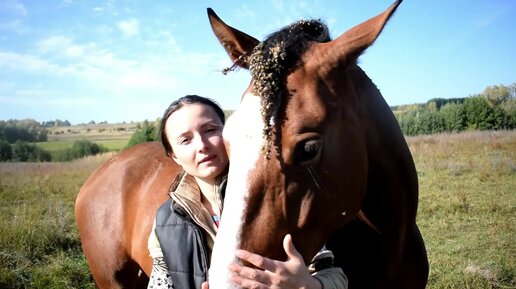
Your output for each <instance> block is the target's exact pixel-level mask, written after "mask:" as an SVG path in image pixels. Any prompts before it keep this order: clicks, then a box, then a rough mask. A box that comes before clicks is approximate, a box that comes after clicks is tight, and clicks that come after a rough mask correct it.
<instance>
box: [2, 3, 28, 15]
mask: <svg viewBox="0 0 516 289" xmlns="http://www.w3.org/2000/svg"><path fill="white" fill-rule="evenodd" d="M0 11H1V12H5V13H8V14H11V15H15V16H27V9H25V6H23V4H22V3H20V2H19V1H17V0H3V1H1V2H0Z"/></svg>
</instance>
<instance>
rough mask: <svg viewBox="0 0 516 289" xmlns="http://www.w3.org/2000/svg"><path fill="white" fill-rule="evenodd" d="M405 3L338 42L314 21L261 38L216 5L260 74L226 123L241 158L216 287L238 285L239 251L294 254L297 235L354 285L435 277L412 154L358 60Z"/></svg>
mask: <svg viewBox="0 0 516 289" xmlns="http://www.w3.org/2000/svg"><path fill="white" fill-rule="evenodd" d="M400 2H401V1H397V2H396V3H394V4H393V5H392V6H391V7H390V8H388V9H387V10H386V11H385V12H383V13H381V14H380V15H378V16H376V17H374V18H371V19H370V20H368V21H366V22H364V23H362V24H359V25H357V26H355V27H354V28H352V29H350V30H349V31H347V32H345V33H344V34H342V35H341V36H339V37H338V38H336V39H335V40H331V39H330V37H329V33H328V29H327V27H326V26H325V25H324V24H322V23H321V22H319V21H314V20H308V21H299V22H297V23H294V24H292V25H290V26H288V27H285V28H284V29H282V30H280V31H278V32H276V33H273V34H271V35H270V36H269V37H268V38H267V39H266V40H265V41H263V42H260V41H258V40H256V39H255V38H254V37H252V36H250V35H247V34H245V33H243V32H241V31H239V30H237V29H235V28H232V27H230V26H228V25H227V24H225V23H224V22H223V21H222V20H221V19H220V18H219V17H218V16H217V15H216V14H215V13H214V12H213V11H212V10H210V9H208V15H209V19H210V23H211V25H212V28H213V31H214V33H215V35H216V36H217V38H218V39H219V41H220V43H221V44H222V46H223V47H224V48H225V49H226V51H227V53H228V54H229V56H230V57H231V59H232V60H233V62H234V64H235V66H239V67H243V68H246V69H249V70H250V71H251V75H252V81H251V84H250V86H249V87H248V89H247V90H246V92H245V93H244V95H243V97H242V100H241V103H240V106H239V107H238V109H237V110H236V111H235V112H234V113H233V114H232V115H231V116H230V118H229V119H228V121H227V123H226V127H225V129H224V139H225V141H226V146H227V147H229V148H230V150H229V151H230V164H231V165H230V169H229V176H228V184H227V189H226V197H225V198H226V199H225V208H224V213H223V215H222V220H221V227H220V229H219V232H218V234H217V239H216V241H215V247H214V251H213V254H212V264H211V266H210V268H211V269H210V285H211V286H213V288H230V287H231V285H230V284H229V281H227V276H228V274H229V272H228V271H227V267H228V265H229V264H230V263H231V262H237V261H238V260H237V259H236V258H235V257H234V256H235V254H234V252H235V250H237V249H245V250H248V251H251V252H254V253H258V254H260V255H263V256H267V257H269V258H272V259H279V260H283V259H285V258H286V255H285V253H284V252H283V249H282V239H283V237H284V236H285V234H287V233H289V234H291V235H292V236H293V240H294V244H295V246H296V248H297V249H298V250H299V251H300V252H301V254H302V255H303V257H304V259H305V262H309V261H310V259H311V258H312V257H313V256H314V255H315V254H316V252H317V251H318V250H319V249H320V248H321V247H322V246H323V245H324V244H326V246H327V247H328V248H329V249H331V250H332V251H333V252H334V254H335V263H336V265H337V266H340V267H341V268H342V269H343V270H344V272H345V273H346V275H347V276H348V278H349V288H368V289H375V288H392V289H420V288H424V287H425V286H426V282H427V278H428V260H427V256H426V250H425V246H424V242H423V239H422V237H421V234H420V232H419V229H418V227H417V225H416V212H417V204H418V181H417V173H416V170H415V166H414V162H413V159H412V156H411V154H410V151H409V149H408V146H407V144H406V142H405V139H404V136H403V134H402V133H401V130H400V128H399V125H398V123H397V121H396V119H395V117H394V115H393V113H392V111H391V109H390V107H389V106H388V105H387V103H386V102H385V100H384V99H383V97H382V95H381V94H380V92H379V91H378V89H377V88H376V86H375V85H374V84H373V82H372V81H371V80H370V79H369V78H368V77H367V75H366V74H365V73H364V72H363V71H362V69H361V68H360V67H359V66H358V65H357V58H358V57H359V55H360V54H361V53H362V52H363V51H364V50H365V49H366V48H368V47H369V46H371V44H373V42H374V41H375V40H376V39H377V37H378V36H379V34H380V33H381V31H382V30H383V28H384V26H385V24H386V23H387V21H388V20H389V18H390V17H391V16H392V15H393V13H394V11H395V10H396V8H397V7H398V5H399V4H400ZM385 70H386V73H388V68H387V67H386V68H385ZM231 288H233V287H231Z"/></svg>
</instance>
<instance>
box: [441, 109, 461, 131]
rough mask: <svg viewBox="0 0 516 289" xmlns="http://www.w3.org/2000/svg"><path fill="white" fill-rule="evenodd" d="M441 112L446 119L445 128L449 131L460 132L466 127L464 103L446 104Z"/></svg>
mask: <svg viewBox="0 0 516 289" xmlns="http://www.w3.org/2000/svg"><path fill="white" fill-rule="evenodd" d="M440 113H441V115H442V118H443V120H444V128H445V130H446V131H448V132H459V131H463V130H464V129H465V128H466V112H465V110H464V105H462V104H458V103H453V102H451V103H447V104H445V105H444V106H443V107H442V108H441V110H440Z"/></svg>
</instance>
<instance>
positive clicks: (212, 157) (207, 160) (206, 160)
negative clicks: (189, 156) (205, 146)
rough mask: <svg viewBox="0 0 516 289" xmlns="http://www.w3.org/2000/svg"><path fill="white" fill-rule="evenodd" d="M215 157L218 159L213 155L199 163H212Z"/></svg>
mask: <svg viewBox="0 0 516 289" xmlns="http://www.w3.org/2000/svg"><path fill="white" fill-rule="evenodd" d="M215 157H216V156H215V155H211V156H207V157H204V158H203V159H201V161H200V162H199V164H202V163H206V162H209V161H211V160H212V159H214V158H215Z"/></svg>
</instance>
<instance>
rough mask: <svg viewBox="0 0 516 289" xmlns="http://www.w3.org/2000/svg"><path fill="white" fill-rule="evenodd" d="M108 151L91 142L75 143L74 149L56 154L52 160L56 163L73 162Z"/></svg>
mask: <svg viewBox="0 0 516 289" xmlns="http://www.w3.org/2000/svg"><path fill="white" fill-rule="evenodd" d="M107 151H108V149H107V148H106V147H104V146H102V145H99V144H97V143H94V142H92V141H89V140H84V139H83V140H77V141H74V142H73V144H72V147H71V148H69V149H66V150H62V151H59V152H56V153H54V155H53V158H52V160H54V161H71V160H74V159H79V158H82V157H85V156H91V155H97V154H100V153H104V152H107Z"/></svg>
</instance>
